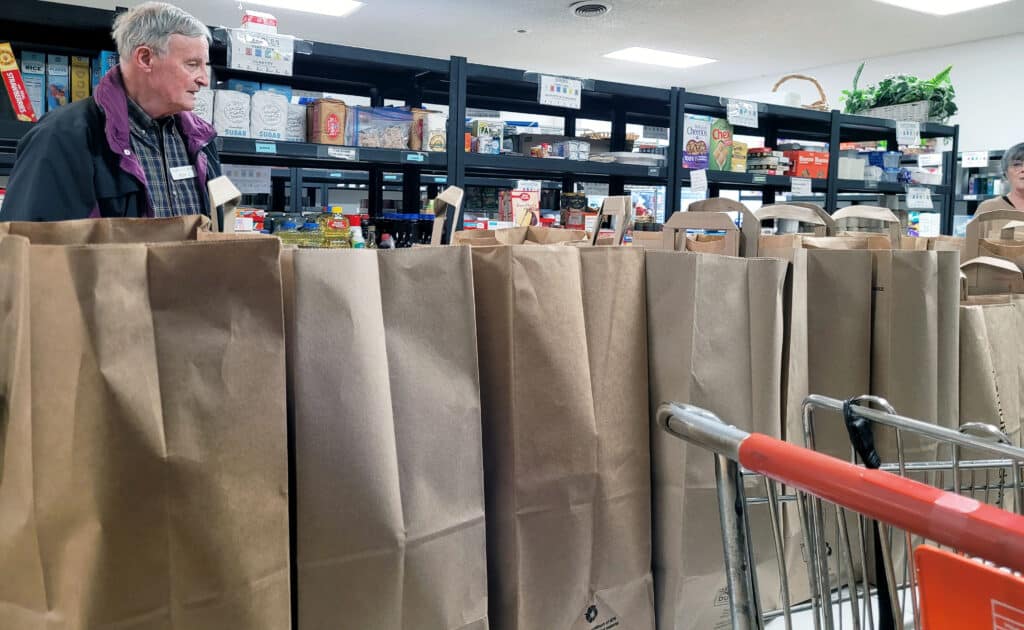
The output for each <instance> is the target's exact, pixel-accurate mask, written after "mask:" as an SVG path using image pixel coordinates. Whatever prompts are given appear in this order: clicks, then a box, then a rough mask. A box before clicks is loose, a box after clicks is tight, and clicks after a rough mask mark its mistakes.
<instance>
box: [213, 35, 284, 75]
mask: <svg viewBox="0 0 1024 630" xmlns="http://www.w3.org/2000/svg"><path fill="white" fill-rule="evenodd" d="M226 30H227V32H228V38H229V39H230V42H229V45H228V67H229V68H231V69H233V70H246V71H248V72H260V73H263V74H276V75H281V76H286V77H290V76H292V61H293V59H294V57H295V38H294V37H292V36H291V35H276V34H271V33H261V32H257V31H247V30H245V29H240V28H229V29H226Z"/></svg>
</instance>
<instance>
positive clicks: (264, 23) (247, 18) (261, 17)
mask: <svg viewBox="0 0 1024 630" xmlns="http://www.w3.org/2000/svg"><path fill="white" fill-rule="evenodd" d="M242 28H243V29H244V30H247V31H253V32H255V33H268V34H270V35H277V18H276V17H274V16H273V15H271V14H269V13H264V12H262V11H249V10H246V12H245V14H244V15H242Z"/></svg>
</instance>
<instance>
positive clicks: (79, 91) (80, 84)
mask: <svg viewBox="0 0 1024 630" xmlns="http://www.w3.org/2000/svg"><path fill="white" fill-rule="evenodd" d="M91 83H92V77H91V75H90V71H89V58H88V57H72V58H71V100H72V102H74V101H81V100H83V99H87V98H89V94H90V86H91Z"/></svg>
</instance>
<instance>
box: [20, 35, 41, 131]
mask: <svg viewBox="0 0 1024 630" xmlns="http://www.w3.org/2000/svg"><path fill="white" fill-rule="evenodd" d="M21 78H22V80H23V81H24V82H25V91H26V92H28V100H29V101H30V102H31V103H32V111H33V112H34V113H35V116H36V118H39V117H40V116H42V115H43V114H44V113H45V112H46V105H45V103H46V90H45V87H46V55H44V54H43V53H37V52H27V51H26V52H23V53H21Z"/></svg>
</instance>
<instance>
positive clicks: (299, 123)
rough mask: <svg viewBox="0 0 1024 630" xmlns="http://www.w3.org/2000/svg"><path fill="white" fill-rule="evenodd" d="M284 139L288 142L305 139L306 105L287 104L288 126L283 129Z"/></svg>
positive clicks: (303, 140)
mask: <svg viewBox="0 0 1024 630" xmlns="http://www.w3.org/2000/svg"><path fill="white" fill-rule="evenodd" d="M284 139H285V140H287V141H288V142H305V141H306V106H305V105H296V104H294V103H289V104H288V128H287V129H286V130H285V134H284Z"/></svg>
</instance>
